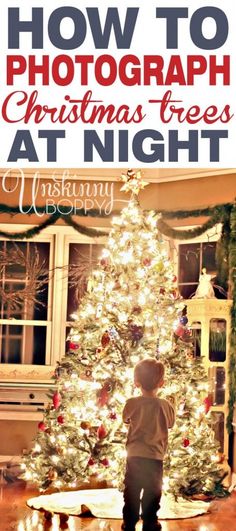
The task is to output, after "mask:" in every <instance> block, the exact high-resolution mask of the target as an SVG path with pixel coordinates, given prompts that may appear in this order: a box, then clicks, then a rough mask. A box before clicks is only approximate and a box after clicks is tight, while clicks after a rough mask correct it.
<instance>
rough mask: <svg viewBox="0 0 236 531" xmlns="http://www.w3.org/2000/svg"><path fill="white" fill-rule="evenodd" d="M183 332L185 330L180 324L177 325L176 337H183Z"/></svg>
mask: <svg viewBox="0 0 236 531" xmlns="http://www.w3.org/2000/svg"><path fill="white" fill-rule="evenodd" d="M184 334H185V330H184V328H183V327H182V326H178V327H177V328H176V330H175V335H176V336H178V337H183V336H184Z"/></svg>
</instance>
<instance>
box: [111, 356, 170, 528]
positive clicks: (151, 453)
mask: <svg viewBox="0 0 236 531" xmlns="http://www.w3.org/2000/svg"><path fill="white" fill-rule="evenodd" d="M134 383H135V385H136V386H137V387H139V388H140V389H141V393H142V396H139V397H136V398H130V399H129V400H127V402H126V404H125V407H124V410H123V421H124V422H126V423H128V424H129V431H128V436H127V443H126V448H127V461H126V474H125V489H124V507H123V524H122V527H121V528H122V529H124V530H125V531H135V524H136V523H137V522H138V520H139V508H140V493H141V490H142V489H143V496H142V500H141V504H142V519H143V531H155V530H158V529H161V524H160V523H159V522H158V519H157V511H158V509H159V508H160V499H161V490H162V467H163V459H164V455H165V451H166V448H167V442H168V429H169V428H172V426H173V425H174V421H175V412H174V409H173V407H172V405H171V404H170V403H169V402H167V400H164V399H162V398H158V397H157V396H156V394H157V391H158V389H159V388H160V387H162V385H163V383H164V365H163V364H162V363H160V362H158V361H156V360H155V359H153V358H147V359H144V360H142V361H140V362H139V363H138V364H137V365H136V367H135V369H134Z"/></svg>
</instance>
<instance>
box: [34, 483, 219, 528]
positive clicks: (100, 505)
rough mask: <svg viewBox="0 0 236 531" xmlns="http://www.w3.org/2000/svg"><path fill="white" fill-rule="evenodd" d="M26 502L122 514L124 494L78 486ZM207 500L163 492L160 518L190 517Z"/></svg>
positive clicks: (63, 510)
mask: <svg viewBox="0 0 236 531" xmlns="http://www.w3.org/2000/svg"><path fill="white" fill-rule="evenodd" d="M27 505H28V506H29V507H31V508H32V509H38V510H40V509H41V510H42V509H43V510H45V511H49V512H52V513H62V514H69V515H73V516H79V515H81V514H82V512H83V510H84V506H86V507H87V508H88V509H89V510H90V512H91V513H92V515H93V516H95V517H97V518H119V519H120V518H122V507H123V495H122V493H121V492H119V491H118V490H117V489H99V490H98V489H94V490H78V491H73V492H57V493H54V494H48V495H47V494H44V495H41V496H37V497H36V498H31V499H29V500H28V501H27ZM209 507H210V503H208V502H207V503H206V502H203V501H195V500H194V501H189V500H185V499H183V498H178V501H177V502H176V501H175V500H174V498H173V497H172V496H168V495H163V496H162V500H161V508H160V511H159V512H158V517H159V518H160V519H161V520H169V519H171V520H172V519H179V518H193V517H194V516H197V515H199V514H204V513H207V512H208V511H209Z"/></svg>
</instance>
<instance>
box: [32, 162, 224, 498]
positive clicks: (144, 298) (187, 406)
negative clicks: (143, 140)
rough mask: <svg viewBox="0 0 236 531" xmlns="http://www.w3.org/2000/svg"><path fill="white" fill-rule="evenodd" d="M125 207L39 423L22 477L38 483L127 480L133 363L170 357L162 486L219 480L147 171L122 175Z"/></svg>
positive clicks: (199, 488) (210, 485) (187, 490)
mask: <svg viewBox="0 0 236 531" xmlns="http://www.w3.org/2000/svg"><path fill="white" fill-rule="evenodd" d="M123 180H124V181H125V183H124V185H123V189H124V190H125V191H131V192H132V195H131V199H130V201H129V202H128V206H127V207H126V208H124V209H123V211H122V212H121V215H120V216H119V217H116V218H114V219H113V221H112V229H111V232H110V235H109V238H108V241H107V245H106V248H105V249H104V250H103V253H102V256H101V258H100V261H99V264H98V267H97V269H96V270H94V271H93V273H92V274H91V276H90V278H89V280H88V286H87V293H86V294H85V296H84V298H83V300H82V302H81V304H80V306H79V309H78V314H77V321H76V322H75V324H74V327H73V329H72V330H71V334H70V349H69V352H68V353H67V355H66V357H65V358H64V359H63V360H62V361H61V363H60V364H58V366H57V368H56V371H55V382H56V387H57V390H56V391H54V392H53V394H52V396H51V401H50V403H49V405H48V407H47V409H46V411H45V412H44V419H43V421H42V422H40V423H39V425H38V428H39V430H38V435H37V437H36V441H35V444H34V447H33V449H32V451H31V452H30V453H29V454H28V455H26V456H25V457H24V462H23V468H24V478H25V479H27V480H31V481H33V482H34V483H36V484H37V485H38V486H39V487H40V488H41V489H47V488H48V487H53V488H57V489H61V490H63V488H65V487H68V486H69V487H72V488H76V487H77V486H79V485H80V484H81V483H84V482H85V480H88V481H89V480H91V478H96V480H97V481H99V480H107V481H108V482H109V484H110V485H114V486H117V485H120V484H121V480H122V477H123V469H124V462H125V440H126V427H125V426H124V425H123V423H122V419H121V412H122V409H123V407H124V403H125V401H126V400H127V398H128V397H130V396H132V394H135V393H137V390H135V389H134V386H133V368H134V366H135V364H136V363H137V362H138V361H139V360H140V359H143V358H145V357H150V356H151V357H152V356H154V357H157V358H158V359H160V360H161V361H162V362H163V363H164V365H165V387H164V389H162V391H161V393H162V396H163V397H165V398H168V397H169V398H170V399H172V400H174V401H175V404H176V411H177V420H176V425H175V427H174V428H173V429H172V430H171V433H170V438H169V441H170V442H169V450H168V454H167V456H166V461H165V478H164V488H166V489H167V490H168V491H169V492H171V493H172V494H174V495H175V496H178V495H179V494H181V495H186V496H188V495H192V494H195V493H200V492H205V493H210V492H211V493H212V492H213V491H214V490H215V489H216V488H219V485H220V483H221V472H220V469H219V466H218V463H217V461H218V444H217V443H216V442H215V439H214V433H213V431H212V429H211V420H210V414H209V407H210V402H209V399H208V397H207V391H206V390H207V384H206V374H205V371H204V369H203V367H202V364H201V360H200V359H199V358H198V359H196V358H195V357H194V355H193V348H192V343H191V336H190V332H189V331H188V329H187V321H188V320H187V317H186V315H185V312H184V311H183V308H184V304H183V302H181V301H180V300H179V297H178V291H177V284H176V281H177V279H176V277H175V275H174V273H173V267H172V264H171V263H170V261H169V259H168V253H167V250H166V244H165V242H164V241H163V240H162V237H161V235H160V234H159V232H158V230H157V219H158V216H157V215H156V214H155V213H154V212H150V211H149V212H145V211H142V209H141V207H140V205H139V202H138V193H139V191H140V190H141V189H142V188H143V187H144V186H145V185H146V183H144V181H143V180H142V176H141V174H140V172H138V173H134V172H132V171H129V172H128V173H127V176H123Z"/></svg>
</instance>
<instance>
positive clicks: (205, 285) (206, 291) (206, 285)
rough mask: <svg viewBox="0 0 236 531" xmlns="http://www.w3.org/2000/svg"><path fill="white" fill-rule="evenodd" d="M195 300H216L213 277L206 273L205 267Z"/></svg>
mask: <svg viewBox="0 0 236 531" xmlns="http://www.w3.org/2000/svg"><path fill="white" fill-rule="evenodd" d="M193 299H216V297H215V293H214V289H213V286H212V283H211V275H209V274H208V273H207V272H206V268H205V267H203V269H202V273H201V274H200V276H199V284H198V287H197V289H196V292H195V295H194V296H193Z"/></svg>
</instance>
